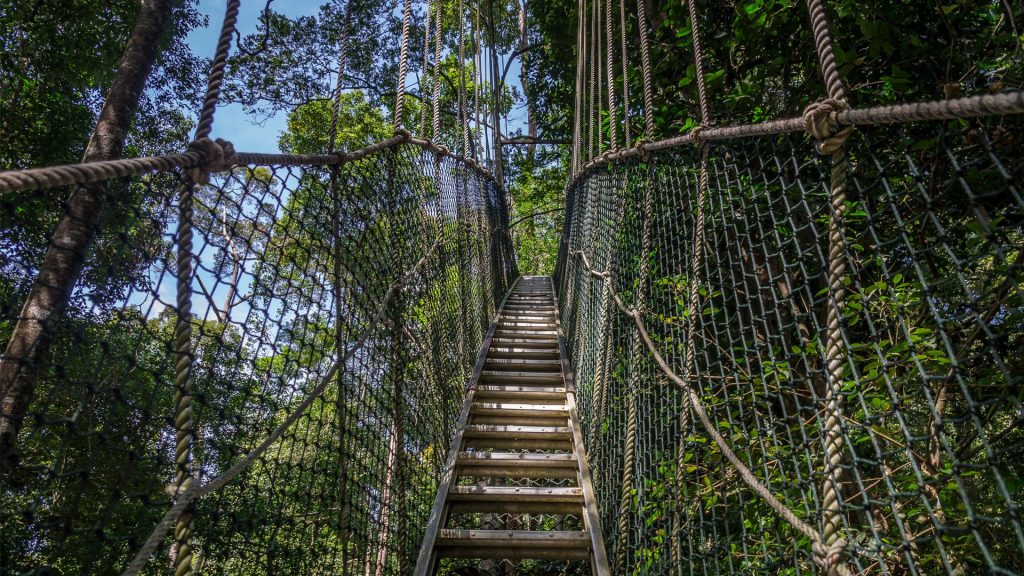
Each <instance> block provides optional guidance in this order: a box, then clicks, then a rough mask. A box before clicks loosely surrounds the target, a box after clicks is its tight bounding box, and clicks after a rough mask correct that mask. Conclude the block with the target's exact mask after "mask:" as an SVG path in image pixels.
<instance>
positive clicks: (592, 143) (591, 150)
mask: <svg viewBox="0 0 1024 576" xmlns="http://www.w3.org/2000/svg"><path fill="white" fill-rule="evenodd" d="M595 12H596V10H595ZM588 37H589V45H590V54H589V58H588V64H589V66H588V68H589V70H590V87H589V90H588V94H589V96H590V123H589V124H588V125H587V138H588V140H589V145H588V146H587V160H590V159H592V158H593V157H594V156H596V155H597V153H596V150H597V130H598V128H597V127H598V119H597V106H596V105H595V104H594V97H595V96H596V94H597V89H596V84H597V70H596V69H597V49H596V47H597V46H596V45H597V42H596V41H595V39H596V38H597V18H595V17H594V14H591V18H590V34H589V35H588Z"/></svg>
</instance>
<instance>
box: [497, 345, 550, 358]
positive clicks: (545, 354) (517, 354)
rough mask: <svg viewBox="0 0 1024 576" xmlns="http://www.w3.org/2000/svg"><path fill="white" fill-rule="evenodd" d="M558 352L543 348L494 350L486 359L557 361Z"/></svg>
mask: <svg viewBox="0 0 1024 576" xmlns="http://www.w3.org/2000/svg"><path fill="white" fill-rule="evenodd" d="M558 357H559V356H558V350H553V349H552V350H545V349H543V348H538V349H533V350H531V349H529V348H494V347H492V348H491V349H490V350H488V352H487V359H488V360H490V359H492V358H494V359H496V360H557V359H558Z"/></svg>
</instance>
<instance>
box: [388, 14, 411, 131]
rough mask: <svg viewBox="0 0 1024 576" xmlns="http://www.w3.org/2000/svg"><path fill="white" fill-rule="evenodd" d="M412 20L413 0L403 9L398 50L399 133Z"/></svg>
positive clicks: (397, 115) (407, 69)
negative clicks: (400, 41) (400, 42)
mask: <svg viewBox="0 0 1024 576" xmlns="http://www.w3.org/2000/svg"><path fill="white" fill-rule="evenodd" d="M411 20H412V0H405V6H404V7H403V9H402V44H401V47H400V48H399V50H398V82H397V88H396V91H397V96H396V97H395V118H394V125H393V127H394V129H395V132H398V130H399V129H401V128H402V125H403V116H404V114H405V75H406V74H407V73H408V72H409V25H410V21H411Z"/></svg>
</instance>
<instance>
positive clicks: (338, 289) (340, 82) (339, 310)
mask: <svg viewBox="0 0 1024 576" xmlns="http://www.w3.org/2000/svg"><path fill="white" fill-rule="evenodd" d="M351 31H352V3H351V2H347V3H346V4H345V21H344V24H343V25H342V29H341V46H340V48H339V49H338V78H337V81H336V82H335V86H334V103H333V105H332V107H331V128H330V132H329V133H328V142H327V151H328V153H333V152H334V151H335V149H336V147H337V140H338V119H339V117H340V116H341V96H342V89H343V87H344V80H345V64H346V63H347V61H348V44H349V38H350V35H351ZM338 170H339V167H338V165H333V166H331V179H330V184H329V185H330V191H331V207H332V209H333V212H334V214H333V217H332V218H331V236H332V241H333V243H334V246H333V248H334V250H333V259H334V262H333V264H334V266H333V273H334V278H333V279H332V280H333V282H332V284H333V285H332V287H331V288H332V292H333V294H332V296H333V298H334V353H335V354H336V355H337V358H338V371H337V372H338V373H337V376H336V377H337V386H336V392H335V394H336V395H337V399H336V401H335V406H336V411H337V418H338V475H339V478H338V532H339V533H340V535H341V542H342V546H341V549H342V555H345V554H347V551H348V537H349V536H348V532H349V526H348V516H349V508H348V467H347V466H346V465H345V453H346V450H345V449H346V438H347V433H346V430H347V428H348V403H347V394H346V390H345V363H344V362H342V361H341V359H342V358H344V357H345V333H344V323H343V322H342V316H343V315H344V307H343V306H342V292H343V290H342V278H343V274H344V271H343V269H342V257H341V256H342V255H341V216H342V210H341V194H340V193H339V190H338ZM343 561H344V559H343Z"/></svg>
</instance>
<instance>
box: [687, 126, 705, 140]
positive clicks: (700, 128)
mask: <svg viewBox="0 0 1024 576" xmlns="http://www.w3.org/2000/svg"><path fill="white" fill-rule="evenodd" d="M703 131H704V125H703V124H698V125H697V126H694V127H693V129H692V130H690V136H691V137H692V138H693V139H694V141H696V142H697V143H699V144H703V143H704V138H702V137H701V135H700V134H701V132H703Z"/></svg>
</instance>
